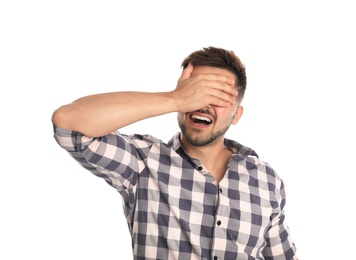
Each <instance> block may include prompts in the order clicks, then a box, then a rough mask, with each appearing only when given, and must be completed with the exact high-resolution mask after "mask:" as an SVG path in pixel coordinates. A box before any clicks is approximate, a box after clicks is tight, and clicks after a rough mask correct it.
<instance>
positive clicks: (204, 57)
mask: <svg viewBox="0 0 356 260" xmlns="http://www.w3.org/2000/svg"><path fill="white" fill-rule="evenodd" d="M182 67H183V72H182V75H181V77H180V79H179V80H178V83H177V87H176V88H175V89H174V90H173V91H169V92H160V93H149V92H133V91H127V92H113V93H103V94H96V95H91V96H86V97H83V98H80V99H78V100H76V101H74V102H73V103H71V104H68V105H64V106H62V107H60V108H58V109H57V110H56V111H55V112H54V113H53V117H52V121H53V124H54V132H55V138H56V140H57V142H58V143H59V144H60V145H61V146H62V147H63V148H64V149H66V150H67V151H68V152H69V153H70V154H71V155H72V156H73V157H74V158H75V159H76V160H77V161H78V162H79V163H80V164H81V165H82V166H83V167H84V168H86V169H87V170H89V171H90V172H92V173H93V174H95V175H97V176H99V177H102V178H104V179H105V180H106V181H107V182H108V183H109V184H110V185H111V186H112V187H114V188H115V189H117V190H118V192H119V193H120V194H121V195H122V198H123V205H124V213H125V216H126V219H127V222H128V224H129V229H130V234H131V236H132V245H133V255H134V259H279V260H280V259H297V256H296V254H295V253H296V248H295V246H294V244H293V242H292V241H291V238H290V234H289V230H288V227H287V226H286V224H285V223H284V211H283V208H284V206H285V191H284V186H283V181H282V180H281V178H280V177H279V176H278V175H277V174H276V172H275V171H274V170H273V169H272V168H271V167H270V166H269V165H268V164H267V163H265V162H263V161H261V160H260V159H259V158H258V156H257V154H256V153H255V152H254V151H253V150H252V149H250V148H248V147H246V146H243V145H241V144H239V143H237V142H236V141H233V140H228V139H226V138H225V137H224V136H225V133H226V131H227V130H228V129H229V127H230V125H231V124H233V125H235V124H236V123H237V122H238V121H239V119H240V117H241V115H242V113H243V107H242V106H241V102H242V99H243V96H244V93H245V89H246V73H245V67H244V65H243V64H242V62H241V61H240V59H239V58H238V57H237V56H236V55H235V54H234V52H233V51H227V50H225V49H222V48H216V47H208V48H203V49H202V50H198V51H195V52H193V53H191V54H190V55H189V56H188V57H187V58H186V59H185V60H184V61H183V63H182ZM171 112H177V113H178V124H179V127H180V129H181V132H180V133H177V134H175V135H174V137H173V138H172V139H171V140H170V141H169V142H168V143H164V142H162V141H161V140H160V139H157V138H155V137H153V136H151V135H138V134H136V135H124V134H122V133H120V132H119V131H118V129H120V128H122V127H124V126H127V125H129V124H131V123H134V122H137V121H139V120H143V119H147V118H150V117H154V116H158V115H162V114H166V113H171Z"/></svg>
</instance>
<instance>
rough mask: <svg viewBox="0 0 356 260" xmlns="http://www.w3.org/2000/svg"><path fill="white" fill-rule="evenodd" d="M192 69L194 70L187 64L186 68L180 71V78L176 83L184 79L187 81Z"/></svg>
mask: <svg viewBox="0 0 356 260" xmlns="http://www.w3.org/2000/svg"><path fill="white" fill-rule="evenodd" d="M193 69H194V67H193V65H192V64H191V63H189V64H188V66H187V67H186V68H185V69H184V70H183V71H182V75H181V76H180V78H179V80H178V82H179V81H182V80H185V79H189V78H190V75H191V74H192V71H193Z"/></svg>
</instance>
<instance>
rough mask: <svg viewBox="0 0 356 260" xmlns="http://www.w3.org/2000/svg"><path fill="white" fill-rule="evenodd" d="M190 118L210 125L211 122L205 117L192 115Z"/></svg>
mask: <svg viewBox="0 0 356 260" xmlns="http://www.w3.org/2000/svg"><path fill="white" fill-rule="evenodd" d="M192 118H195V119H198V120H204V121H206V122H208V123H211V120H210V119H209V118H207V117H203V116H197V115H192Z"/></svg>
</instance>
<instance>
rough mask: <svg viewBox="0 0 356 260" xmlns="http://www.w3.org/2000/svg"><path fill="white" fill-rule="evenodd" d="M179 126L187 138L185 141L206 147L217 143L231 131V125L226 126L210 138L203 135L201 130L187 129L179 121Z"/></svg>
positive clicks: (213, 133)
mask: <svg viewBox="0 0 356 260" xmlns="http://www.w3.org/2000/svg"><path fill="white" fill-rule="evenodd" d="M178 125H179V128H180V130H181V132H182V134H183V136H184V137H185V139H186V140H187V141H188V142H189V143H190V144H191V145H194V146H204V145H208V144H210V143H212V142H214V141H216V140H217V139H219V138H220V137H222V136H223V135H225V133H226V132H227V130H228V129H229V127H230V126H229V125H228V126H226V127H225V128H223V129H220V130H218V131H216V132H212V133H211V134H210V135H209V136H207V137H204V136H202V135H201V132H202V131H201V130H199V129H187V127H186V126H185V124H184V123H183V122H182V121H181V120H179V119H178Z"/></svg>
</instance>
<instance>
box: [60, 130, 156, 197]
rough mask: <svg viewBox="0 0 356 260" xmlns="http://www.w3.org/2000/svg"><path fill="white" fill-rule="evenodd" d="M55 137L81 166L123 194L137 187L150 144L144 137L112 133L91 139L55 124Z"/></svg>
mask: <svg viewBox="0 0 356 260" xmlns="http://www.w3.org/2000/svg"><path fill="white" fill-rule="evenodd" d="M54 138H55V140H56V141H57V143H58V144H59V145H60V146H61V147H62V148H63V149H65V150H66V151H67V152H68V153H69V154H70V155H71V156H72V157H73V158H74V159H75V160H76V161H77V162H78V163H79V164H80V165H81V166H83V167H84V168H85V169H87V170H88V171H90V172H91V173H93V174H94V175H96V176H98V177H100V178H103V179H104V180H105V181H106V182H107V183H108V184H109V185H111V186H112V187H114V188H115V189H116V190H118V191H119V192H120V193H121V192H122V191H124V190H127V189H130V188H132V187H133V186H135V184H136V181H137V174H138V173H139V171H140V165H142V164H143V161H144V160H145V156H146V155H147V153H148V152H149V149H150V145H151V144H150V143H149V142H146V141H145V140H144V139H143V138H142V136H141V138H139V136H126V135H122V134H120V133H119V132H113V133H111V134H109V135H107V136H103V137H99V138H92V137H87V136H85V135H83V134H81V133H79V132H75V131H69V130H66V129H61V128H58V127H57V126H55V125H54Z"/></svg>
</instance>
